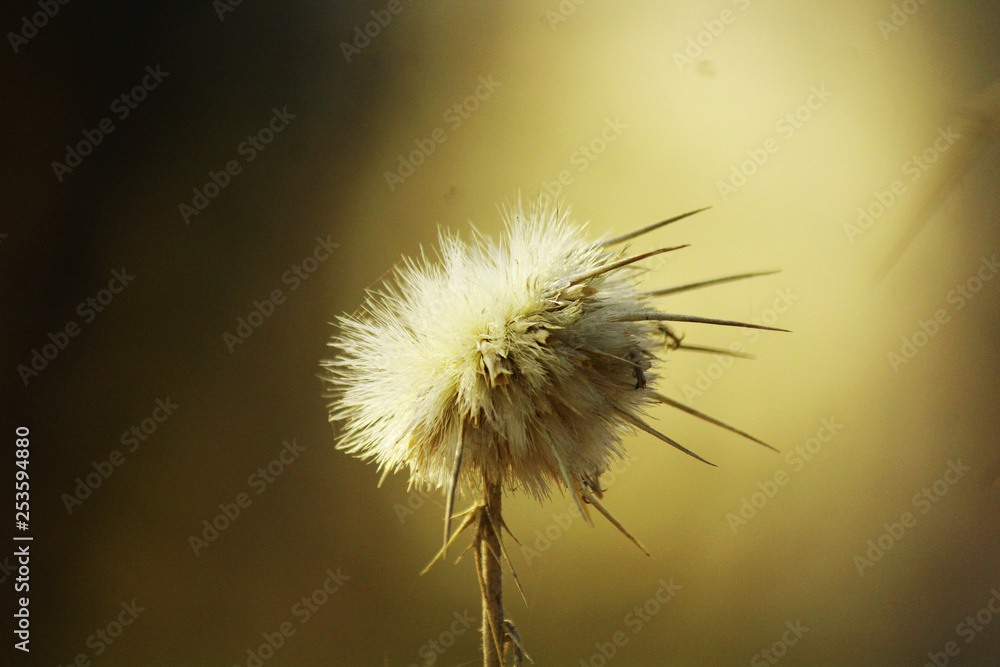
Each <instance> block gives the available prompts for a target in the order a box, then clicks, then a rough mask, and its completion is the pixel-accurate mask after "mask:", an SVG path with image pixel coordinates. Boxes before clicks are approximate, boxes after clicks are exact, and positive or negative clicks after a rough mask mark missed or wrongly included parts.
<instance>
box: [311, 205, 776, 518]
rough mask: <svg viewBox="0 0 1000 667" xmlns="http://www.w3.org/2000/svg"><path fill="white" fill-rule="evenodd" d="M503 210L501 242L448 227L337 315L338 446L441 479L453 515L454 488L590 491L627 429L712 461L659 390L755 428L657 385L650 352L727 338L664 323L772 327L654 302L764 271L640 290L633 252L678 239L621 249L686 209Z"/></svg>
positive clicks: (539, 493)
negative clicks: (667, 426) (659, 426)
mask: <svg viewBox="0 0 1000 667" xmlns="http://www.w3.org/2000/svg"><path fill="white" fill-rule="evenodd" d="M696 212H697V211H695V213H696ZM503 213H504V217H505V222H506V231H505V234H504V236H503V239H502V240H501V241H500V242H499V243H495V242H494V241H492V240H491V239H489V238H487V237H485V236H483V235H481V234H478V233H477V234H476V235H475V239H474V242H473V243H466V242H463V241H461V240H459V239H458V238H457V237H454V236H450V235H448V234H446V233H442V234H441V237H440V250H439V257H438V261H437V262H433V261H430V260H428V259H427V257H426V256H424V255H421V258H420V260H419V261H414V260H410V259H406V260H404V262H403V264H402V266H401V267H400V268H398V269H397V270H396V272H395V280H394V281H392V282H389V283H388V284H386V286H385V287H384V288H383V290H382V291H381V292H374V293H371V294H370V295H369V298H368V300H367V301H366V303H365V304H364V305H363V306H362V308H361V309H360V310H359V311H358V312H357V313H355V314H354V315H351V316H347V317H341V318H339V324H340V332H339V334H338V335H337V336H336V337H335V338H334V340H333V342H332V343H331V345H332V346H334V347H336V348H339V350H340V352H341V354H340V356H339V357H337V358H335V359H333V360H332V361H328V362H325V363H324V366H325V367H326V368H327V369H328V371H329V376H328V380H329V382H330V383H331V386H332V389H333V394H332V395H333V397H334V398H335V399H336V400H335V402H334V403H333V405H332V413H331V420H342V421H343V437H342V440H341V442H340V444H339V445H338V446H339V447H340V448H342V449H344V450H346V451H348V452H350V453H352V454H355V455H358V456H359V457H361V458H364V459H375V460H376V461H377V462H378V464H379V466H380V468H382V469H384V471H385V472H384V474H386V473H388V472H391V471H395V470H398V469H399V468H402V467H406V468H409V471H410V476H411V477H410V481H411V484H414V483H416V484H423V483H429V484H431V485H433V486H435V487H437V488H443V489H445V490H446V492H447V500H448V503H447V505H448V506H447V510H446V512H447V516H446V520H450V517H451V509H452V505H453V501H454V497H455V492H456V489H459V490H463V491H472V492H476V491H478V490H481V489H483V488H484V486H487V487H489V486H499V487H500V488H502V489H507V490H524V491H527V492H529V493H531V494H532V495H534V496H535V497H537V498H542V497H545V496H546V495H547V493H548V491H549V489H550V486H551V485H552V484H555V485H556V486H557V487H565V488H567V490H569V492H570V494H571V495H572V496H573V497H574V498H575V499H577V502H579V501H580V500H581V499H583V500H584V502H592V503H596V498H595V496H596V497H597V498H599V497H601V492H600V487H599V478H600V476H601V474H602V473H603V472H605V471H606V470H607V469H608V466H609V464H610V463H611V462H612V461H613V459H614V458H615V457H620V456H621V455H622V454H623V450H622V446H621V438H622V436H623V435H624V434H625V433H626V432H627V431H629V430H631V429H633V428H638V429H641V430H643V431H646V432H648V433H651V434H653V435H655V436H656V437H658V438H660V439H661V440H663V441H665V442H667V443H669V444H671V445H672V446H674V447H677V448H678V449H680V450H682V451H684V452H686V453H688V454H690V455H691V456H694V457H696V458H699V459H700V460H704V459H701V457H698V456H697V455H696V454H694V453H692V452H690V451H688V450H687V449H685V448H684V447H682V446H681V445H679V444H678V443H676V442H674V441H673V440H672V439H671V438H669V437H668V436H666V435H664V434H662V433H660V432H658V431H656V430H655V429H653V428H652V427H651V426H649V425H648V424H647V423H646V421H645V420H644V416H643V415H644V411H645V409H646V408H648V407H649V406H650V405H652V404H654V403H666V404H669V405H672V406H674V407H677V408H679V409H682V410H684V411H686V412H688V413H690V414H693V415H695V416H698V417H701V418H703V419H707V420H708V421H711V422H712V423H715V424H717V425H719V426H723V427H724V428H728V429H729V430H732V431H735V432H737V433H740V434H741V435H744V436H746V437H750V438H751V439H753V440H756V439H755V438H752V437H751V436H749V435H747V434H745V433H742V432H741V431H736V429H733V428H732V427H729V426H727V425H725V424H723V423H722V422H719V421H717V420H714V419H712V418H710V417H708V416H706V415H703V414H702V413H700V412H698V411H695V410H693V409H692V408H689V407H687V406H684V405H681V404H679V403H677V402H676V401H673V400H672V399H669V398H667V397H665V396H662V395H661V394H659V393H657V392H656V390H655V388H654V387H655V385H656V380H657V373H656V362H657V354H658V352H662V351H664V350H668V349H677V348H688V349H693V350H701V351H713V352H718V353H725V352H724V351H722V350H713V349H709V348H699V347H694V346H686V345H683V344H681V342H680V339H679V338H678V337H677V336H675V335H674V333H673V332H672V331H671V330H670V329H669V327H668V325H666V324H665V323H666V322H670V321H682V322H704V323H709V324H721V325H727V326H744V327H752V328H762V329H766V328H768V327H760V326H755V325H750V324H743V323H738V322H730V321H724V320H715V319H708V318H701V317H694V316H688V315H672V314H667V313H663V312H660V311H658V310H656V309H655V308H654V307H653V305H651V302H652V300H653V299H654V297H659V296H663V295H666V294H670V293H676V292H678V291H683V290H686V289H694V288H697V287H701V286H705V285H708V284H715V283H718V282H725V281H729V280H737V279H741V278H746V277H751V276H754V275H761V274H742V275H737V276H728V277H725V278H719V279H714V280H709V281H704V282H700V283H693V284H689V285H684V286H681V287H676V288H671V289H665V290H659V291H656V292H646V293H643V292H640V291H639V289H638V283H639V281H640V278H642V277H643V275H644V271H643V270H642V268H641V266H640V264H639V262H641V260H643V259H646V258H648V257H650V256H652V255H656V254H659V253H663V252H668V251H672V250H677V249H679V248H680V247H684V246H679V247H677V248H664V249H661V250H657V251H653V252H649V253H645V254H642V255H637V256H627V255H626V252H627V248H622V249H619V250H614V249H613V248H614V247H615V246H617V245H619V244H621V243H623V242H625V241H627V240H629V239H630V238H633V237H635V236H638V235H639V234H642V233H645V232H648V231H651V230H653V229H655V228H657V227H660V226H662V225H665V224H667V223H669V222H673V221H675V220H679V219H682V218H684V217H687V216H688V215H691V213H688V214H685V215H682V216H678V217H676V218H672V219H670V220H666V221H663V222H661V223H657V224H656V225H651V226H650V227H647V228H645V229H642V230H639V231H638V232H635V233H632V234H626V235H623V236H620V237H616V238H610V239H609V238H604V239H601V240H596V241H595V240H590V239H588V238H587V237H586V235H585V233H584V229H583V228H581V227H580V226H578V225H576V224H574V223H573V222H572V221H571V220H570V218H569V216H568V212H560V211H559V210H557V209H554V208H549V207H545V206H541V205H537V204H536V205H531V206H529V207H528V208H527V209H525V208H524V207H523V206H522V205H521V203H520V201H518V202H517V203H516V204H515V205H514V206H513V207H512V208H509V209H505V210H504V211H503ZM757 442H760V441H759V440H758V441H757ZM761 444H763V443H761ZM706 463H707V461H706ZM384 474H383V476H384ZM597 506H598V508H599V509H600V510H601V511H602V513H604V510H603V508H601V507H600V506H599V504H598V505H597ZM581 507H582V506H581ZM609 518H610V516H609ZM612 521H613V519H612ZM615 523H616V525H618V524H617V522H615ZM619 528H620V526H619ZM447 530H448V529H447V528H446V537H447ZM623 532H624V531H623ZM626 534H627V533H626Z"/></svg>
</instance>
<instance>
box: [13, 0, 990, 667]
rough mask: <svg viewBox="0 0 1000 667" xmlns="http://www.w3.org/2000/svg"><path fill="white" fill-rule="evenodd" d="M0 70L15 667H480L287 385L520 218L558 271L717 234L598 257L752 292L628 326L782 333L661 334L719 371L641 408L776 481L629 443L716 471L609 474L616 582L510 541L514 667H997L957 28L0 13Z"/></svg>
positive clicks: (652, 12) (983, 112)
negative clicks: (25, 605) (631, 238)
mask: <svg viewBox="0 0 1000 667" xmlns="http://www.w3.org/2000/svg"><path fill="white" fill-rule="evenodd" d="M46 11H47V12H48V14H47V13H46ZM0 28H2V30H3V33H4V34H5V39H4V44H3V46H2V47H0V52H2V51H5V52H3V53H0V60H2V66H0V72H2V77H3V79H2V83H3V85H2V88H0V89H2V91H3V103H2V105H0V109H2V120H3V139H2V141H3V143H2V148H3V155H4V159H3V174H2V176H3V178H2V183H3V188H4V191H5V196H4V199H3V210H4V215H3V219H2V222H0V234H2V236H0V272H2V285H3V287H2V292H0V298H2V299H3V311H2V312H3V317H2V326H3V330H4V334H3V341H4V344H3V346H2V348H0V354H2V355H3V366H2V367H3V370H4V377H3V385H2V386H3V406H4V429H3V431H2V433H3V436H2V437H3V438H4V439H5V440H4V442H5V444H4V451H5V452H6V455H5V458H4V460H5V462H6V463H5V465H4V468H3V469H4V473H3V477H2V479H0V488H3V492H4V496H3V497H4V498H5V499H6V500H5V503H4V507H6V508H7V510H6V512H7V514H6V515H4V521H5V522H6V523H5V525H6V526H7V528H5V530H4V535H5V537H4V539H5V540H7V543H6V544H5V546H4V547H3V549H2V552H0V553H2V554H3V555H2V556H0V558H2V563H0V564H2V570H0V579H2V581H0V590H2V592H3V616H4V617H5V618H8V619H10V618H12V615H13V614H14V613H15V612H16V611H17V609H18V608H19V604H18V598H19V597H21V596H23V595H24V594H25V593H23V592H15V590H14V587H15V585H18V577H19V574H18V571H17V567H18V564H17V559H16V558H15V557H14V556H13V555H12V554H13V552H14V549H15V548H17V547H18V546H22V545H23V544H24V542H14V541H13V540H11V539H10V538H12V537H14V536H31V537H32V538H33V541H31V542H30V554H31V557H30V564H29V565H28V570H29V573H28V576H29V578H30V580H29V581H27V582H26V583H28V585H30V591H29V594H30V603H29V611H30V632H31V634H30V649H31V652H30V654H25V653H23V652H20V651H16V650H14V649H13V648H12V646H11V645H12V644H13V643H14V641H16V640H15V639H12V635H11V634H10V633H9V632H8V633H5V636H6V639H5V642H7V643H8V646H6V647H5V649H4V650H5V651H9V652H10V654H11V655H12V658H11V660H12V663H11V664H19V665H20V664H24V665H28V664H30V665H51V666H53V667H55V666H57V665H67V666H68V665H71V664H78V665H86V664H92V665H139V666H145V665H150V666H158V665H192V666H201V665H220V666H226V667H228V666H230V665H244V666H246V667H253V666H254V665H258V666H259V665H268V667H270V666H271V665H304V666H311V665H379V666H385V665H388V666H392V667H409V666H410V665H427V664H444V665H460V664H476V663H478V662H479V660H480V658H478V657H477V656H478V643H479V638H478V630H477V628H476V627H469V618H470V617H472V619H473V622H474V623H475V624H478V615H479V612H478V604H479V603H478V599H479V596H478V590H477V585H476V580H475V575H474V570H473V566H472V562H471V559H469V558H465V559H463V560H462V561H460V562H459V564H458V565H457V566H456V565H454V564H452V563H450V562H445V563H439V564H437V565H435V567H434V568H433V569H432V570H431V571H430V572H429V573H428V574H426V575H424V576H422V577H421V576H418V573H419V572H420V570H421V569H422V568H423V566H424V565H425V564H426V563H427V562H428V561H429V560H430V558H431V556H432V555H433V554H434V553H435V551H436V549H437V547H438V545H439V541H440V533H441V517H442V513H443V500H442V498H441V495H440V493H438V492H434V493H420V492H419V491H418V490H415V489H408V488H407V479H406V477H405V475H403V474H400V475H396V476H390V477H388V478H387V479H386V480H385V482H384V484H383V485H382V488H376V485H377V482H378V477H379V475H378V473H377V471H376V469H375V467H374V466H370V465H366V464H364V463H362V462H359V461H357V460H355V459H353V458H351V457H349V456H348V455H346V454H344V453H342V452H338V451H337V450H336V449H335V448H334V445H335V442H336V428H335V427H332V426H331V425H330V424H329V423H328V422H327V405H326V404H327V399H326V398H324V397H323V392H324V387H323V383H322V381H321V380H320V379H319V374H320V366H319V363H320V360H321V359H324V358H326V357H327V355H329V354H330V350H329V348H328V347H327V346H326V343H327V341H328V340H329V339H330V336H331V335H332V333H333V331H334V328H333V326H332V325H331V324H330V323H331V322H333V320H334V318H335V317H336V316H337V315H340V314H343V313H349V312H352V311H353V310H354V309H355V308H357V307H358V305H359V304H360V303H361V302H362V301H363V300H364V290H365V288H366V287H368V286H370V285H372V284H373V283H377V281H378V280H379V279H380V277H381V276H382V275H383V273H384V272H385V271H386V270H387V269H389V268H390V267H391V266H392V265H393V264H394V263H396V262H397V261H398V260H399V258H400V257H401V256H402V255H404V254H406V255H413V254H418V253H419V251H420V247H421V245H422V246H423V247H425V248H430V247H431V246H433V245H434V243H435V241H436V236H437V230H438V227H439V226H441V227H446V228H449V229H452V230H457V231H459V232H460V233H461V234H462V235H463V237H465V238H469V234H470V231H471V230H470V226H469V223H470V222H472V223H473V224H474V225H475V226H476V227H477V228H478V229H480V230H482V231H483V232H484V233H487V234H490V235H496V234H497V233H498V231H499V230H500V229H502V222H501V219H500V215H499V213H498V210H497V205H498V204H501V203H503V202H504V201H509V200H511V199H512V198H513V197H515V196H516V193H517V192H520V193H522V194H523V195H524V196H526V197H535V196H538V195H539V194H541V195H543V196H548V197H558V198H560V199H561V200H562V201H563V202H565V204H567V205H570V206H571V207H572V210H573V213H574V215H575V216H576V217H577V218H578V219H579V220H580V221H581V222H587V221H589V224H590V226H591V229H592V230H593V232H594V234H595V235H597V234H600V233H603V232H604V231H607V230H614V231H616V232H621V231H626V230H629V229H632V228H635V227H638V226H640V225H644V224H647V223H650V222H653V221H655V220H658V219H662V218H664V217H668V216H671V215H675V214H678V213H681V212H684V211H687V210H691V209H694V208H699V207H702V206H709V205H710V206H712V209H711V210H709V211H707V212H705V213H702V214H699V215H698V216H695V217H693V218H690V219H688V220H685V221H684V222H682V223H678V224H677V225H675V226H672V227H669V228H666V229H664V230H661V231H658V232H656V233H655V234H653V235H651V236H650V237H649V238H646V237H643V238H642V239H640V240H638V241H637V242H636V243H635V244H634V246H635V248H636V250H648V249H652V248H654V247H660V246H662V245H675V244H679V243H691V244H692V247H691V248H688V249H686V250H684V251H683V252H680V253H671V254H669V255H667V256H666V259H662V260H661V259H657V260H656V261H655V262H654V263H653V266H654V267H655V268H656V271H654V272H651V274H650V278H649V280H650V285H651V286H654V287H666V286H671V285H677V284H683V283H687V282H693V281H695V280H699V279H705V278H714V277H718V276H722V275H726V274H729V273H738V272H743V271H752V270H766V269H781V270H782V272H781V273H778V274H775V275H771V276H767V277H763V278H758V279H756V280H753V281H744V282H739V283H734V284H731V285H724V286H718V287H715V288H713V289H707V290H699V291H695V292H690V293H686V294H683V295H678V296H676V297H672V298H670V299H667V302H669V304H670V309H671V310H672V311H673V312H681V313H691V314H700V315H707V316H715V317H727V318H734V319H744V320H754V319H756V320H758V321H761V322H764V323H767V324H772V325H774V326H779V327H783V328H788V329H792V330H793V331H794V333H792V334H776V333H775V334H772V333H765V334H761V335H759V336H758V335H757V334H752V335H751V334H748V333H744V332H743V331H740V330H732V329H729V330H720V329H711V328H706V327H704V326H700V325H687V326H684V327H679V328H678V330H679V331H682V332H683V333H684V334H685V335H686V336H687V338H686V341H687V342H691V343H696V344H697V343H700V344H705V345H715V346H731V345H735V344H738V345H740V346H741V349H743V350H745V351H746V352H749V353H752V354H753V355H755V356H756V359H755V360H742V359H736V360H733V359H730V358H727V357H721V356H714V355H706V354H698V353H687V354H683V353H679V352H678V353H674V354H669V355H668V356H667V361H666V362H665V363H664V365H663V367H662V375H663V381H662V389H663V391H664V392H666V393H668V394H669V395H671V396H673V397H675V398H676V399H678V400H682V401H685V402H687V403H690V404H691V405H693V406H695V407H697V408H698V409H701V410H704V411H706V412H708V413H710V414H712V415H714V416H718V417H719V418H721V419H724V420H726V421H729V422H731V423H734V424H735V425H737V426H739V427H741V428H745V429H747V430H748V431H750V432H752V433H754V434H756V435H758V436H760V437H762V438H764V439H766V440H768V441H769V442H771V443H773V444H774V445H775V446H776V447H777V448H778V449H780V450H781V453H780V454H774V453H772V452H768V451H766V450H764V449H763V448H760V447H759V446H757V445H754V444H752V443H749V442H747V441H745V440H741V439H740V438H738V437H736V436H734V435H732V434H730V433H727V432H725V431H722V430H720V429H717V428H715V427H713V426H711V425H709V424H706V423H703V422H699V421H697V420H694V419H693V418H691V417H689V416H687V415H683V414H681V413H678V412H676V411H673V412H672V411H670V410H669V409H668V408H663V409H661V410H657V411H654V414H653V417H654V419H655V420H656V421H657V423H658V424H659V426H660V427H661V428H662V429H663V430H665V431H666V432H667V433H669V434H670V435H671V436H672V437H674V438H675V439H677V440H679V441H680V442H681V443H683V444H685V445H686V446H688V447H690V448H692V449H694V450H695V451H697V452H699V453H700V454H702V455H704V456H705V457H706V458H708V459H710V460H712V461H714V462H715V463H717V464H719V467H718V468H709V467H707V466H704V465H703V464H700V463H698V462H697V461H694V460H693V459H690V458H688V457H685V456H683V455H681V454H679V453H678V452H677V451H675V450H672V449H668V448H666V447H665V446H664V445H662V443H659V442H658V441H656V440H653V439H652V438H650V437H647V436H645V435H637V436H635V437H633V438H631V439H630V440H629V442H628V443H627V446H628V449H629V451H630V453H631V455H632V457H633V458H632V460H631V462H629V463H627V464H623V465H622V466H621V467H620V469H619V470H618V471H617V473H616V474H614V475H609V476H608V478H607V479H606V480H605V483H606V485H607V486H608V493H607V496H606V505H607V506H608V507H609V508H610V509H611V511H612V512H614V513H615V514H616V516H617V517H618V518H619V519H620V520H621V521H622V522H623V523H624V524H625V525H626V526H627V527H629V528H630V530H632V532H633V533H635V534H636V535H637V536H638V537H639V538H640V539H641V540H643V541H644V543H645V544H646V545H647V546H648V547H649V549H650V551H651V552H652V553H653V555H654V559H653V560H650V559H647V558H646V557H645V556H643V555H642V554H641V553H640V552H639V551H638V550H636V549H635V548H634V547H633V546H632V545H631V544H629V543H628V541H627V540H625V539H624V538H622V537H621V536H620V535H619V534H618V533H617V532H616V531H615V530H614V529H613V528H612V527H611V526H609V525H607V524H606V523H603V522H598V524H597V525H596V527H594V528H591V527H588V526H586V525H584V524H583V523H582V521H580V520H579V518H577V517H575V516H574V515H572V514H571V513H569V511H568V508H569V506H570V504H571V501H570V499H569V498H567V497H563V496H555V497H553V498H551V499H550V500H549V502H547V503H544V504H539V503H536V502H534V501H533V500H530V499H523V498H509V499H508V500H507V501H506V508H507V510H508V512H507V522H508V524H509V525H510V527H511V528H512V530H513V531H514V534H515V535H517V536H518V537H519V539H520V541H521V544H522V546H521V547H519V546H518V545H517V544H515V543H514V542H513V541H508V546H509V547H510V550H511V554H512V557H513V561H514V565H515V567H516V568H517V570H518V574H519V576H520V579H521V582H522V584H523V586H524V589H525V594H526V596H527V605H525V604H524V602H523V601H521V600H520V598H519V596H518V595H517V593H516V591H515V589H514V588H513V585H512V583H511V582H509V581H508V589H507V608H508V614H509V615H510V616H511V617H512V618H513V619H514V621H515V622H516V623H517V626H518V629H519V630H520V633H521V636H522V638H523V640H524V642H525V645H526V648H527V649H528V651H529V653H530V654H531V655H532V657H533V658H534V659H535V663H536V664H538V665H573V666H575V665H590V666H592V667H599V666H601V665H605V664H616V665H724V664H725V665H729V664H751V665H763V664H775V663H776V662H777V661H779V660H780V663H781V664H782V665H815V664H824V665H923V664H925V663H929V664H939V665H940V664H956V665H986V664H995V663H996V662H997V661H998V660H1000V592H998V591H1000V568H998V564H1000V557H998V547H1000V538H998V530H997V517H998V510H1000V482H998V477H1000V451H998V437H1000V423H998V411H997V395H996V392H997V388H998V386H1000V358H998V351H997V350H998V342H1000V338H998V333H997V332H998V330H1000V308H998V306H1000V279H998V276H997V272H998V271H1000V267H998V266H997V262H996V258H997V255H998V251H1000V233H998V229H997V221H998V215H1000V195H998V192H997V182H998V175H1000V149H998V147H997V145H996V143H995V141H994V139H995V132H996V123H997V119H998V118H1000V88H998V87H997V85H996V84H995V82H996V81H997V80H998V79H1000V57H998V56H1000V46H998V45H1000V16H998V14H997V12H996V10H995V7H994V5H993V3H990V2H986V1H985V0H983V1H981V2H964V3H943V2H941V3H938V2H918V1H917V0H905V1H902V2H895V3H893V2H889V1H888V0H886V1H872V2H851V3H795V2H779V1H768V2H764V1H760V2H758V1H756V0H736V1H729V0H721V1H713V2H676V3H615V4H611V3H600V2H596V1H592V2H571V1H570V0H561V1H557V0H551V1H549V2H538V3H527V2H519V3H512V4H510V5H503V6H498V5H494V4H491V3H483V2H471V3H460V2H447V3H440V2H434V3H432V2H403V3H400V4H397V3H395V2H384V1H383V2H374V3H368V2H357V3H334V2H325V3H318V2H284V3H263V2H258V1H255V0H243V2H241V3H239V4H235V3H232V2H227V1H226V0H219V1H217V2H214V3H213V2H211V1H209V0H203V1H201V2H186V3H169V4H166V5H164V6H153V5H149V4H145V3H100V4H99V5H97V6H95V5H94V4H92V3H83V2H69V3H67V4H58V3H57V2H54V1H50V2H45V1H44V0H43V1H42V2H22V1H20V0H19V1H18V2H14V3H8V4H7V5H5V8H4V10H3V11H2V14H0ZM366 33H367V34H366ZM991 86H992V87H991ZM123 95H126V96H127V97H126V98H125V99H122V96H123ZM456 105H457V106H456ZM255 144H256V145H255ZM886 268H887V269H888V270H887V271H886V270H885V269H886ZM119 276H120V277H119ZM123 279H124V283H125V284H124V285H123V284H122V281H123ZM164 406H166V407H164ZM19 426H20V427H25V428H27V429H28V430H29V432H30V435H29V439H30V446H29V451H30V463H29V464H28V465H27V469H28V472H29V473H30V521H29V525H28V529H27V530H18V529H17V527H16V524H15V517H14V501H15V498H14V482H15V473H16V471H17V470H18V468H17V467H15V465H14V462H15V461H16V460H17V459H16V458H15V457H16V453H15V452H16V450H17V449H18V447H17V445H16V441H15V437H16V436H15V429H16V428H17V427H19ZM241 494H243V495H241ZM466 502H468V500H467V499H465V500H464V501H463V504H464V503H466ZM241 504H242V506H240V505H241ZM237 510H238V511H239V513H238V515H237V514H236V512H237ZM227 514H228V515H229V516H226V515H227ZM212 524H214V527H213V526H212ZM460 551H461V549H460V548H459V549H457V550H455V553H456V554H457V553H458V552H460ZM453 555H455V554H453ZM22 579H23V577H22ZM508 579H509V578H508ZM22 583H25V582H23V581H22ZM324 585H326V588H327V590H328V591H333V592H327V591H324V590H323V588H324ZM667 590H669V591H671V592H672V593H670V594H667V593H666V592H665V591H667ZM303 598H305V601H304V600H303ZM663 600H668V601H666V602H663ZM4 625H6V624H4ZM282 631H284V634H282ZM272 647H274V648H272ZM935 661H936V663H935Z"/></svg>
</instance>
